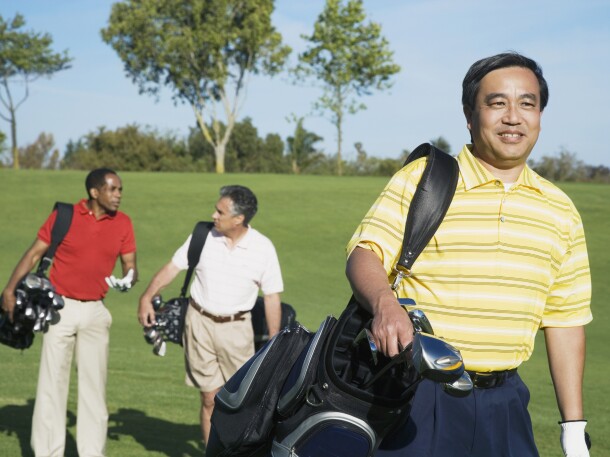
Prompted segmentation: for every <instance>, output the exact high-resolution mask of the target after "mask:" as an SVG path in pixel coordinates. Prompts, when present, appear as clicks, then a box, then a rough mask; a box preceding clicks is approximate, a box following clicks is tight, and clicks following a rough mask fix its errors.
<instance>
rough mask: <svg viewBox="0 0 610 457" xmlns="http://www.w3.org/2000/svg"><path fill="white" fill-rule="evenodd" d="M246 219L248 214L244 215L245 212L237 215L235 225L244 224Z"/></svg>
mask: <svg viewBox="0 0 610 457" xmlns="http://www.w3.org/2000/svg"><path fill="white" fill-rule="evenodd" d="M245 219H246V216H244V215H243V214H240V215H238V216H235V225H244V220H245Z"/></svg>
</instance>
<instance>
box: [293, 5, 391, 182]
mask: <svg viewBox="0 0 610 457" xmlns="http://www.w3.org/2000/svg"><path fill="white" fill-rule="evenodd" d="M365 21H366V14H365V12H364V7H363V4H362V0H348V1H347V3H344V2H343V1H342V0H327V1H326V6H325V7H324V11H323V12H322V13H321V14H320V15H319V16H318V19H317V21H316V23H315V24H314V31H313V33H312V34H311V36H307V35H303V36H302V38H304V39H305V40H306V41H307V44H308V47H307V49H306V50H305V51H304V52H303V53H302V54H300V55H299V65H298V66H297V68H296V75H297V78H298V79H309V78H311V77H313V78H315V79H316V80H318V81H320V82H321V83H322V87H323V94H322V96H321V97H320V98H319V99H318V101H317V102H316V104H315V108H316V109H318V110H319V111H322V112H325V111H330V113H331V121H332V123H333V125H334V126H335V127H336V129H337V172H338V174H340V175H341V174H342V159H341V145H342V142H343V120H344V118H345V115H346V114H355V113H356V112H358V111H360V110H362V109H365V108H366V106H365V105H364V104H363V103H362V102H361V101H359V98H358V97H360V96H362V95H369V94H371V92H372V91H373V90H383V89H387V88H389V87H391V85H392V83H391V81H390V78H391V76H392V75H394V74H396V73H398V72H399V71H400V67H399V66H398V65H396V64H395V63H393V61H392V56H393V53H392V51H390V49H389V46H388V42H387V40H386V39H385V38H384V37H383V36H382V35H381V26H380V25H379V24H377V23H375V22H368V23H366V22H365Z"/></svg>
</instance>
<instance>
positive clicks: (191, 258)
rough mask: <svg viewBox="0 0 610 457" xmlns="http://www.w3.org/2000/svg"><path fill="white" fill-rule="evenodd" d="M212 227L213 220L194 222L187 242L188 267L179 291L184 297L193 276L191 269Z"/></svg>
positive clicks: (195, 264) (195, 263)
mask: <svg viewBox="0 0 610 457" xmlns="http://www.w3.org/2000/svg"><path fill="white" fill-rule="evenodd" d="M212 227H214V223H213V222H206V221H199V222H197V224H195V228H194V229H193V234H192V236H191V242H190V243H189V250H188V254H187V258H188V262H189V267H188V270H187V271H186V276H185V277H184V284H183V285H182V290H181V291H180V296H181V297H186V289H187V287H188V286H189V283H190V282H191V277H192V276H193V270H194V269H195V267H196V266H197V264H198V263H199V258H200V257H201V251H202V250H203V246H204V244H205V240H206V239H207V237H208V233H210V230H212Z"/></svg>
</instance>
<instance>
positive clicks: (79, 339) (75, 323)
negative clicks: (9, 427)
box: [31, 298, 112, 457]
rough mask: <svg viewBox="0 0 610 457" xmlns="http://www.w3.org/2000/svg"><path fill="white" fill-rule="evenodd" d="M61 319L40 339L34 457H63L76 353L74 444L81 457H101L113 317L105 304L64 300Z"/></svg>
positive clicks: (106, 414) (105, 427) (33, 426)
mask: <svg viewBox="0 0 610 457" xmlns="http://www.w3.org/2000/svg"><path fill="white" fill-rule="evenodd" d="M60 315H61V320H60V321H59V322H58V323H57V324H55V325H51V326H50V327H49V330H48V332H47V333H46V334H45V335H44V337H43V340H42V351H41V357H40V371H39V375H38V388H37V391H36V403H35V405H34V416H33V418H32V440H31V444H32V448H33V449H34V453H35V454H36V457H63V455H64V448H65V444H66V413H67V404H68V391H69V386H70V370H71V365H72V354H73V353H75V354H76V368H77V373H78V410H77V425H76V442H77V447H78V455H79V457H102V456H104V449H105V446H106V432H107V429H108V410H107V409H106V377H107V369H108V341H109V330H110V324H111V323H112V317H111V316H110V312H109V311H108V310H107V309H106V307H104V304H103V303H102V302H101V301H90V302H79V301H77V300H71V299H69V298H66V299H65V306H64V308H63V309H62V310H61V311H60Z"/></svg>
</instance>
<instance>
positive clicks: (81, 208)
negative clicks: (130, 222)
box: [76, 198, 116, 221]
mask: <svg viewBox="0 0 610 457" xmlns="http://www.w3.org/2000/svg"><path fill="white" fill-rule="evenodd" d="M87 201H88V200H87V199H86V198H83V199H82V200H81V201H79V202H78V204H77V205H76V207H77V208H78V212H79V214H81V215H85V214H91V215H92V216H93V211H92V210H90V209H89V208H88V207H87ZM115 216H116V212H115V213H112V214H111V213H105V214H104V215H103V216H102V217H100V218H99V219H96V220H100V221H101V220H102V219H106V218H108V219H113V218H114V217H115ZM94 218H95V217H94Z"/></svg>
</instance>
